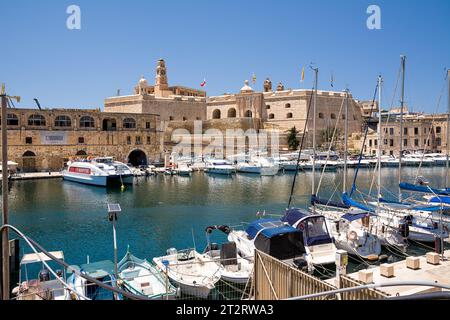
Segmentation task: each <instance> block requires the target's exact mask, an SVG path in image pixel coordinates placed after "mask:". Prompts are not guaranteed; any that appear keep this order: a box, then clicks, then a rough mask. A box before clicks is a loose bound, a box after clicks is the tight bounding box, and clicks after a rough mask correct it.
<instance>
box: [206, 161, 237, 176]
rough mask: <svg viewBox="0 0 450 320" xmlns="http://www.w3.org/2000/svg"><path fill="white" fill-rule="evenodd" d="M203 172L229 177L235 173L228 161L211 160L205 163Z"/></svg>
mask: <svg viewBox="0 0 450 320" xmlns="http://www.w3.org/2000/svg"><path fill="white" fill-rule="evenodd" d="M205 171H206V172H207V173H213V174H224V175H231V174H233V173H235V172H236V168H235V167H234V166H233V165H232V164H231V162H230V161H228V160H220V159H213V160H207V161H206V165H205Z"/></svg>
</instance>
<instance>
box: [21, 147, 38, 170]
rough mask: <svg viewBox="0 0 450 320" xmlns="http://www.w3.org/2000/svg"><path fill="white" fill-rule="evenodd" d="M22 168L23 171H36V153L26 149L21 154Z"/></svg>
mask: <svg viewBox="0 0 450 320" xmlns="http://www.w3.org/2000/svg"><path fill="white" fill-rule="evenodd" d="M22 170H23V171H24V172H35V171H36V154H35V153H34V152H33V151H27V152H25V153H24V154H23V155H22Z"/></svg>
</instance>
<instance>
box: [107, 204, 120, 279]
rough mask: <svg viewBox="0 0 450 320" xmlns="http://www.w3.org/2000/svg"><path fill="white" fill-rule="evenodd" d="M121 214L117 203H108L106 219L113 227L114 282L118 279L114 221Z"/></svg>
mask: <svg viewBox="0 0 450 320" xmlns="http://www.w3.org/2000/svg"><path fill="white" fill-rule="evenodd" d="M120 212H122V209H121V208H120V204H118V203H108V219H109V221H111V222H112V225H113V241H114V276H115V277H116V281H117V279H118V277H119V273H118V271H117V240H116V221H117V214H118V213H120Z"/></svg>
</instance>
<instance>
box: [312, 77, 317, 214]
mask: <svg viewBox="0 0 450 320" xmlns="http://www.w3.org/2000/svg"><path fill="white" fill-rule="evenodd" d="M313 70H314V74H315V80H314V97H313V159H312V183H311V184H312V187H311V189H312V193H311V194H312V196H315V194H316V182H315V179H316V114H317V84H318V78H319V69H318V68H314V69H313ZM313 209H314V211H315V206H313Z"/></svg>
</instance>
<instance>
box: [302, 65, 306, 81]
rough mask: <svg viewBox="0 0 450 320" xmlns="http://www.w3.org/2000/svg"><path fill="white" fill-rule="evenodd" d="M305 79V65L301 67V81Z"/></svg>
mask: <svg viewBox="0 0 450 320" xmlns="http://www.w3.org/2000/svg"><path fill="white" fill-rule="evenodd" d="M303 81H305V67H303V68H302V80H301V82H303Z"/></svg>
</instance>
